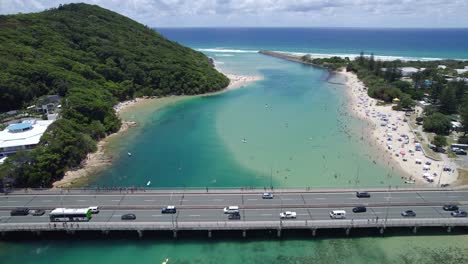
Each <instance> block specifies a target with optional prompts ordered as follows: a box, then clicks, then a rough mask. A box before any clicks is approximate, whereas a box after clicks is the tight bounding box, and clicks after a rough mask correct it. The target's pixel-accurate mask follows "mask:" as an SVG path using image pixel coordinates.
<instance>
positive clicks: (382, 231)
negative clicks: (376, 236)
mask: <svg viewBox="0 0 468 264" xmlns="http://www.w3.org/2000/svg"><path fill="white" fill-rule="evenodd" d="M384 232H385V228H383V227H381V228H380V229H379V233H380V234H381V235H383V234H384Z"/></svg>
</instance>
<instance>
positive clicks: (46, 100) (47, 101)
mask: <svg viewBox="0 0 468 264" xmlns="http://www.w3.org/2000/svg"><path fill="white" fill-rule="evenodd" d="M61 100H62V98H61V97H60V96H58V95H56V94H55V95H46V96H43V97H41V98H39V99H38V102H37V104H36V111H38V112H39V113H42V114H52V113H54V112H55V111H56V109H57V107H58V106H59V105H60V101H61Z"/></svg>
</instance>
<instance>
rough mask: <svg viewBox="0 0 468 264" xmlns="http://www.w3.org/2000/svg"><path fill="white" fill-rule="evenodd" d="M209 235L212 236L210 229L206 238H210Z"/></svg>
mask: <svg viewBox="0 0 468 264" xmlns="http://www.w3.org/2000/svg"><path fill="white" fill-rule="evenodd" d="M211 237H212V234H211V230H208V238H211Z"/></svg>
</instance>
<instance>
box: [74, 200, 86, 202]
mask: <svg viewBox="0 0 468 264" xmlns="http://www.w3.org/2000/svg"><path fill="white" fill-rule="evenodd" d="M76 201H77V202H86V200H76Z"/></svg>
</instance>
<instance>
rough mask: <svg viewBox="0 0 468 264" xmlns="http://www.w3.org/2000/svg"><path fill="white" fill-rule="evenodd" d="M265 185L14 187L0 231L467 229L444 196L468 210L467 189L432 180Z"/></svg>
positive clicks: (2, 204) (0, 210) (2, 208)
mask: <svg viewBox="0 0 468 264" xmlns="http://www.w3.org/2000/svg"><path fill="white" fill-rule="evenodd" d="M264 190H265V189H263V188H262V189H252V188H249V189H246V188H243V189H190V190H186V189H174V190H143V189H138V190H137V189H109V190H103V189H87V190H84V189H70V190H59V189H49V190H16V191H14V192H12V193H9V194H7V195H0V232H1V233H2V234H3V235H5V234H8V233H14V232H25V231H26V232H35V233H45V232H67V233H71V234H73V233H75V232H80V231H99V232H103V233H108V232H113V231H136V232H137V233H138V235H140V236H143V233H144V232H148V231H152V232H161V231H169V232H172V234H173V236H174V237H177V235H178V233H179V232H182V231H184V232H185V231H203V232H207V234H208V236H209V237H211V236H212V233H213V232H217V231H232V232H235V231H237V232H240V234H242V236H244V237H246V236H247V233H248V232H250V231H253V230H255V231H258V230H269V231H272V232H276V234H277V236H281V233H282V232H283V231H284V230H291V229H295V230H308V232H311V235H313V236H315V234H316V232H317V230H322V229H323V230H325V229H327V230H330V229H338V230H340V229H341V230H344V234H346V235H348V234H350V232H351V230H358V229H364V228H366V229H374V230H377V232H379V233H380V234H383V233H384V232H385V230H386V229H387V228H401V227H406V228H410V229H411V230H412V231H413V232H417V230H418V229H419V228H421V227H440V228H444V229H446V230H447V231H448V232H450V231H452V230H453V228H459V229H463V230H466V227H467V226H468V218H466V217H453V216H452V215H451V214H450V212H449V211H444V210H443V209H442V206H443V205H445V204H456V205H458V206H459V207H460V208H461V209H463V210H468V191H466V190H453V189H430V188H427V189H426V188H420V189H416V188H407V189H404V188H399V189H398V190H397V189H369V190H366V191H369V192H370V194H371V197H370V198H358V197H356V193H355V191H356V190H351V189H321V190H320V189H318V190H317V189H310V188H302V189H278V190H267V191H269V192H272V193H273V194H274V198H273V199H263V198H262V193H263V192H264ZM167 205H174V206H176V208H177V213H176V214H162V213H161V208H162V207H164V206H167ZM230 205H237V206H239V209H240V215H241V219H240V220H229V219H228V217H227V215H226V214H224V213H223V208H224V207H226V206H230ZM89 206H99V207H100V212H99V213H98V214H94V215H93V217H92V219H91V220H90V221H89V222H73V223H71V222H68V223H51V222H50V219H49V216H48V214H47V213H46V214H44V215H43V216H32V215H28V216H10V210H12V209H14V208H18V207H27V208H29V209H44V210H46V212H48V211H50V210H52V209H54V208H58V207H67V208H84V207H89ZM356 206H366V207H367V211H366V212H363V213H353V212H352V208H353V207H356ZM331 210H346V212H347V214H346V219H331V218H330V216H329V212H330V211H331ZM405 210H413V211H415V212H416V216H415V217H404V216H402V215H401V212H402V211H405ZM283 211H294V212H296V213H297V218H296V219H280V217H279V214H280V212H283ZM128 213H132V214H135V215H136V219H135V220H133V221H124V220H121V216H122V215H124V214H128Z"/></svg>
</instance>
